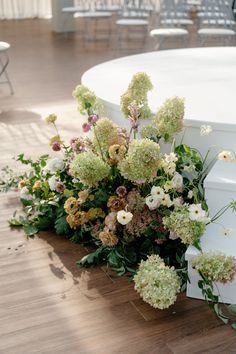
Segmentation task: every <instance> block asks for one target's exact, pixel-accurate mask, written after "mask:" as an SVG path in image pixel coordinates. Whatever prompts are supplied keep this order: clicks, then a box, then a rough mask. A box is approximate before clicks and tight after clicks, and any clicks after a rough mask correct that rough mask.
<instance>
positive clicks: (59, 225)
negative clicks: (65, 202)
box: [55, 215, 69, 235]
mask: <svg viewBox="0 0 236 354" xmlns="http://www.w3.org/2000/svg"><path fill="white" fill-rule="evenodd" d="M55 230H56V233H57V234H58V235H63V234H67V233H68V231H69V225H68V223H67V221H66V215H63V216H61V217H60V218H58V219H57V220H56V221H55Z"/></svg>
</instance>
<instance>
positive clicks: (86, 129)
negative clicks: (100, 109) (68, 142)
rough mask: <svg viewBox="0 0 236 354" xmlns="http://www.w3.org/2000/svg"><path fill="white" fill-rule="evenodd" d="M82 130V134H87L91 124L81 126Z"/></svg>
mask: <svg viewBox="0 0 236 354" xmlns="http://www.w3.org/2000/svg"><path fill="white" fill-rule="evenodd" d="M82 129H83V132H84V133H87V132H89V131H90V129H91V124H89V123H84V124H83V125H82Z"/></svg>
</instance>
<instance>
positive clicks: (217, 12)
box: [197, 0, 235, 45]
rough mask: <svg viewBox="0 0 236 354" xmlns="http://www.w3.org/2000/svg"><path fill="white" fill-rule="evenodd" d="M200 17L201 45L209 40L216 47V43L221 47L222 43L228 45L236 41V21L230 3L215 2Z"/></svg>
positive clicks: (220, 0) (199, 32) (199, 33)
mask: <svg viewBox="0 0 236 354" xmlns="http://www.w3.org/2000/svg"><path fill="white" fill-rule="evenodd" d="M199 16H200V18H201V22H200V29H199V30H198V32H197V33H198V36H199V39H200V44H201V45H205V44H206V42H208V41H209V40H210V41H211V42H214V45H215V42H217V45H219V44H220V43H221V41H223V44H226V45H228V44H230V43H231V42H232V40H234V39H235V30H234V25H235V21H234V19H233V13H232V9H231V7H230V6H229V3H227V2H225V1H222V0H218V1H214V0H213V1H212V2H211V3H210V4H208V5H207V6H206V7H205V11H202V12H200V13H199Z"/></svg>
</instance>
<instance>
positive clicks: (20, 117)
mask: <svg viewBox="0 0 236 354" xmlns="http://www.w3.org/2000/svg"><path fill="white" fill-rule="evenodd" d="M40 119H41V116H40V115H39V114H37V113H35V112H30V111H26V110H20V109H19V110H18V109H13V110H3V111H0V123H1V122H2V123H6V124H11V125H14V124H17V125H19V124H26V123H27V124H29V123H39V122H40Z"/></svg>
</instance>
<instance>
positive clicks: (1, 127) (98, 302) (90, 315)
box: [0, 20, 236, 354]
mask: <svg viewBox="0 0 236 354" xmlns="http://www.w3.org/2000/svg"><path fill="white" fill-rule="evenodd" d="M0 33H1V40H5V41H9V42H10V43H11V44H12V49H11V52H10V56H11V65H10V67H9V74H10V76H11V78H12V82H13V85H14V88H15V95H14V96H12V97H11V96H9V95H8V90H7V89H8V88H7V87H6V86H5V85H2V86H0V110H1V112H0V151H1V161H0V166H4V165H5V164H6V163H8V164H10V165H12V166H15V167H16V168H19V167H17V166H16V164H15V162H14V161H13V160H12V159H11V157H12V156H13V155H16V154H17V153H20V152H25V153H26V155H31V156H37V155H38V154H39V153H44V152H45V151H49V150H48V146H47V141H48V137H49V136H50V135H52V130H51V128H50V127H47V126H45V124H44V122H43V118H44V117H45V116H46V115H47V114H48V113H52V112H56V113H59V128H61V129H62V131H63V136H64V137H65V138H69V137H72V136H74V135H79V134H80V132H81V131H80V125H81V123H82V118H81V117H80V116H79V114H78V112H77V111H76V103H75V102H74V100H73V99H72V98H71V91H72V90H73V88H74V86H75V85H76V84H78V83H79V82H80V77H81V75H82V73H83V72H84V71H85V70H86V69H88V68H89V67H91V66H92V65H95V64H97V63H99V62H102V61H105V60H108V59H111V58H112V57H113V56H114V48H112V46H110V47H106V45H104V46H102V45H101V44H99V45H98V44H93V45H92V47H90V48H85V47H84V45H83V42H82V40H81V38H80V37H77V36H74V37H69V38H64V37H63V36H59V35H53V34H51V32H50V23H49V22H48V21H42V20H41V21H38V20H32V21H0ZM148 48H150V49H151V47H148V46H147V48H146V49H148ZM120 54H121V53H120ZM0 198H1V203H0V319H1V321H0V353H1V354H34V353H38V354H39V353H40V354H49V353H50V354H169V353H175V354H184V353H191V354H192V353H227V354H228V353H236V335H235V332H234V331H233V330H231V328H229V327H227V326H224V325H222V324H221V322H220V321H218V320H217V319H216V318H215V316H214V315H213V314H212V313H211V312H210V310H209V309H208V307H207V306H206V304H205V303H204V302H202V301H200V300H194V299H188V298H186V297H185V296H184V295H182V296H180V297H179V299H178V301H177V303H176V304H175V305H174V306H173V307H171V308H170V309H169V310H166V311H158V310H155V309H153V308H151V307H150V306H148V305H147V304H145V303H143V302H142V301H141V299H140V298H139V296H138V295H137V294H136V292H135V291H134V290H133V285H132V283H130V282H129V280H128V279H127V278H126V277H122V278H119V277H117V276H116V275H115V274H113V273H111V272H110V271H109V270H108V269H107V268H106V267H105V266H103V267H97V268H92V269H86V270H81V269H78V268H77V267H76V265H75V262H76V261H77V260H78V259H79V258H80V257H82V256H83V255H85V254H86V249H84V248H83V247H81V246H77V245H73V244H71V243H70V242H69V241H67V240H66V239H64V238H63V237H59V236H56V235H54V234H53V233H49V232H44V233H41V234H39V235H38V236H37V237H35V238H34V239H27V238H26V237H25V236H24V235H23V233H22V232H21V231H18V230H14V229H13V230H10V228H9V227H8V224H7V219H8V218H10V217H11V215H12V213H13V212H14V210H16V209H17V208H19V207H20V206H19V203H18V201H17V192H14V191H13V192H10V193H8V194H7V195H0Z"/></svg>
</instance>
